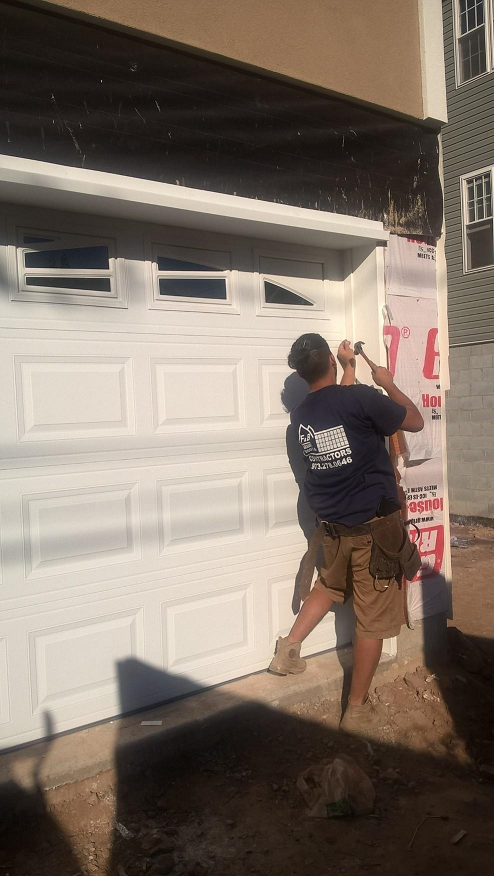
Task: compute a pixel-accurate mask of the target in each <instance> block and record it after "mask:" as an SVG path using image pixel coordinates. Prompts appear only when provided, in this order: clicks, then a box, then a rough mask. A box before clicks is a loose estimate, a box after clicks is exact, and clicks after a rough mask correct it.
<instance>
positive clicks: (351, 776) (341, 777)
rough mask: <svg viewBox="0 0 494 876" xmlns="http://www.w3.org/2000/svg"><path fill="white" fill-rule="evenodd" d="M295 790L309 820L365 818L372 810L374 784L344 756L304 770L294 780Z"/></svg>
mask: <svg viewBox="0 0 494 876" xmlns="http://www.w3.org/2000/svg"><path fill="white" fill-rule="evenodd" d="M297 787H298V789H299V791H300V793H301V794H302V796H303V798H304V800H305V802H306V803H307V806H308V807H309V808H308V812H307V814H308V815H310V816H311V817H312V818H344V817H346V816H353V815H368V814H369V813H371V812H372V811H373V809H374V803H375V799H376V792H375V790H374V785H373V784H372V782H371V780H370V779H369V777H368V776H367V775H366V774H365V773H364V771H363V770H361V769H360V767H359V765H358V764H357V763H356V762H355V761H354V759H353V758H352V757H348V756H347V755H346V754H340V755H338V757H336V758H334V760H323V761H321V763H319V764H317V766H312V767H309V768H308V769H306V770H304V771H303V772H302V773H300V775H299V777H298V779H297Z"/></svg>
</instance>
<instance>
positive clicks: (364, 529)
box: [321, 520, 372, 538]
mask: <svg viewBox="0 0 494 876" xmlns="http://www.w3.org/2000/svg"><path fill="white" fill-rule="evenodd" d="M321 524H322V525H323V527H324V529H325V531H326V535H329V536H331V538H337V537H338V536H340V535H342V536H352V535H370V533H371V532H372V529H371V524H370V523H359V524H358V526H345V525H344V524H343V523H328V522H327V521H326V520H321Z"/></svg>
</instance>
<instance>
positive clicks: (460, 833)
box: [451, 830, 467, 846]
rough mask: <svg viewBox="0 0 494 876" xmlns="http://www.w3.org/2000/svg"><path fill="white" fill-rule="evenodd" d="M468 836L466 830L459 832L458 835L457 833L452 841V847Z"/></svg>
mask: <svg viewBox="0 0 494 876" xmlns="http://www.w3.org/2000/svg"><path fill="white" fill-rule="evenodd" d="M466 835H467V832H466V830H459V831H458V833H455V835H454V837H453V839H452V840H451V845H452V846H455V845H456V843H459V842H460V840H462V839H463V837H464V836H466Z"/></svg>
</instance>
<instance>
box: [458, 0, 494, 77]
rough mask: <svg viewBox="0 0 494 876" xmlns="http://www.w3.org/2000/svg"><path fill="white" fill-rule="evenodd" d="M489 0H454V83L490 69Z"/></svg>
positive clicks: (490, 20) (490, 12)
mask: <svg viewBox="0 0 494 876" xmlns="http://www.w3.org/2000/svg"><path fill="white" fill-rule="evenodd" d="M492 8H493V4H492V0H455V19H456V40H457V78H458V84H459V85H462V84H463V83H464V82H469V81H470V80H471V79H475V78H476V77H477V76H481V75H482V74H483V73H488V72H490V71H491V70H492V46H491V34H492V26H491V25H492Z"/></svg>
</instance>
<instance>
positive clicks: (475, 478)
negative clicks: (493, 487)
mask: <svg viewBox="0 0 494 876" xmlns="http://www.w3.org/2000/svg"><path fill="white" fill-rule="evenodd" d="M467 489H468V490H472V491H473V492H474V493H475V498H477V497H478V499H479V500H481V501H483V498H482V494H483V493H484V492H486V479H485V478H483V477H481V475H470V477H467ZM485 498H487V495H486V497H485Z"/></svg>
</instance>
